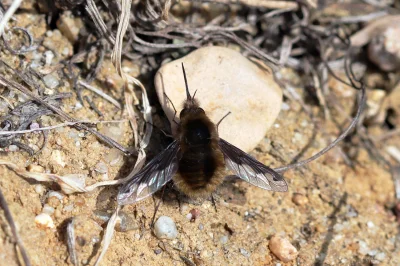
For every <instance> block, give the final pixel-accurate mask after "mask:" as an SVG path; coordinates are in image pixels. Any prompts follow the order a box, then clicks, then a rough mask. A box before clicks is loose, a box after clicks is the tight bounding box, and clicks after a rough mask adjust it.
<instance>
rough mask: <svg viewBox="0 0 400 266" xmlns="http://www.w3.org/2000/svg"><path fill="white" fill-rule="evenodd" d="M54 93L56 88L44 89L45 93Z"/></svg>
mask: <svg viewBox="0 0 400 266" xmlns="http://www.w3.org/2000/svg"><path fill="white" fill-rule="evenodd" d="M53 94H54V90H52V89H48V88H46V89H44V95H53Z"/></svg>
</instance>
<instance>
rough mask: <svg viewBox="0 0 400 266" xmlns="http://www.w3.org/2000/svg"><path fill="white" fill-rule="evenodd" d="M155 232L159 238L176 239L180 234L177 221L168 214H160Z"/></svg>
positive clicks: (155, 225)
mask: <svg viewBox="0 0 400 266" xmlns="http://www.w3.org/2000/svg"><path fill="white" fill-rule="evenodd" d="M154 233H155V235H156V236H157V237H158V238H160V239H161V238H166V239H174V238H176V237H177V236H178V230H177V229H176V225H175V222H174V221H173V220H172V219H171V218H170V217H168V216H160V218H158V220H157V221H156V223H155V224H154Z"/></svg>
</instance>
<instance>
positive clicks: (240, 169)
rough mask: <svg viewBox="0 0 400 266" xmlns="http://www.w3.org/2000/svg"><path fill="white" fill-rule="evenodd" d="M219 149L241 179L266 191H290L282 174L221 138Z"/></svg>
mask: <svg viewBox="0 0 400 266" xmlns="http://www.w3.org/2000/svg"><path fill="white" fill-rule="evenodd" d="M219 147H220V148H221V150H222V153H223V154H224V157H225V164H226V165H227V167H228V168H229V169H230V170H232V171H233V172H234V173H235V174H236V175H237V176H238V177H239V178H240V179H242V180H244V181H246V182H248V183H250V184H252V185H254V186H257V187H260V188H263V189H266V190H272V191H282V192H283V191H287V190H288V186H287V184H286V181H285V180H284V179H283V178H282V176H281V175H280V174H278V173H277V172H275V171H274V170H272V169H271V168H269V167H267V166H265V165H264V164H262V163H260V162H259V161H257V160H256V159H254V158H252V157H250V156H249V155H248V154H246V153H245V152H244V151H242V150H240V149H239V148H236V147H235V146H233V145H232V144H230V143H229V142H227V141H225V140H223V139H221V138H220V140H219Z"/></svg>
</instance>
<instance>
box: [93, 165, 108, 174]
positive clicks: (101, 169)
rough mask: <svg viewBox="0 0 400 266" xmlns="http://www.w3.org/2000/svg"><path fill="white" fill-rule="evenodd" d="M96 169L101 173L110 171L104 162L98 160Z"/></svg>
mask: <svg viewBox="0 0 400 266" xmlns="http://www.w3.org/2000/svg"><path fill="white" fill-rule="evenodd" d="M94 170H95V171H96V172H99V173H100V174H106V173H107V172H108V166H107V164H105V163H103V162H98V163H97V164H96V166H95V167H94Z"/></svg>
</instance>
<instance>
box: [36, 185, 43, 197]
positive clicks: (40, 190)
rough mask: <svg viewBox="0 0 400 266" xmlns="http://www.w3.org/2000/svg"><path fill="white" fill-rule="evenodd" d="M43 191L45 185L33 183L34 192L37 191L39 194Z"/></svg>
mask: <svg viewBox="0 0 400 266" xmlns="http://www.w3.org/2000/svg"><path fill="white" fill-rule="evenodd" d="M44 191H45V187H44V186H43V185H41V184H37V185H35V192H36V193H38V194H39V195H42V194H43V193H44Z"/></svg>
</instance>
